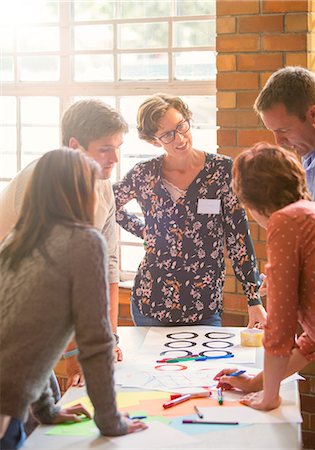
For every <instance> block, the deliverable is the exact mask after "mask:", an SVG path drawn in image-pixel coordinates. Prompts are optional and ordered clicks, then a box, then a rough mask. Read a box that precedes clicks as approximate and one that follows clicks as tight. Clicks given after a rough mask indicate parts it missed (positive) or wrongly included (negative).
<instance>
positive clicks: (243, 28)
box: [238, 14, 284, 33]
mask: <svg viewBox="0 0 315 450" xmlns="http://www.w3.org/2000/svg"><path fill="white" fill-rule="evenodd" d="M238 21H239V26H238V31H239V32H240V33H267V32H269V33H270V32H276V31H278V32H281V31H283V27H284V25H283V22H284V16H283V15H282V14H279V15H266V16H262V15H257V16H254V15H252V16H242V17H239V19H238Z"/></svg>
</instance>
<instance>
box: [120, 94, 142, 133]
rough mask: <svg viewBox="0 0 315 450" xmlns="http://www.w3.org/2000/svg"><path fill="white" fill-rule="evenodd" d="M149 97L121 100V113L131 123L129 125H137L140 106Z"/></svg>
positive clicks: (130, 97)
mask: <svg viewBox="0 0 315 450" xmlns="http://www.w3.org/2000/svg"><path fill="white" fill-rule="evenodd" d="M146 98H147V96H144V95H143V96H138V95H137V96H128V97H121V98H120V111H121V113H122V115H123V117H124V118H125V120H126V121H127V122H128V123H129V125H134V126H135V127H136V125H137V113H138V109H139V106H140V105H141V104H142V103H143V102H144V100H145V99H146Z"/></svg>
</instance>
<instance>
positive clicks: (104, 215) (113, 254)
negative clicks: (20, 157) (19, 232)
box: [0, 160, 119, 283]
mask: <svg viewBox="0 0 315 450" xmlns="http://www.w3.org/2000/svg"><path fill="white" fill-rule="evenodd" d="M37 161H38V160H36V161H33V162H31V163H30V164H29V165H28V166H26V167H25V168H24V169H23V170H21V171H20V172H19V173H18V174H17V175H16V176H15V177H14V178H13V180H12V181H11V182H10V183H9V184H8V186H6V187H5V188H4V189H3V190H2V191H0V242H1V241H2V239H3V238H4V237H5V236H6V235H7V234H8V233H9V232H10V230H11V229H12V227H13V226H14V225H15V223H16V221H17V219H18V216H19V214H20V211H21V207H22V203H23V198H24V193H25V190H26V187H27V184H28V182H29V180H30V178H31V175H32V173H33V170H34V168H35V166H36V164H37ZM97 189H98V194H99V205H98V208H97V211H96V215H95V226H96V227H97V228H98V229H99V230H100V231H101V233H102V234H103V236H104V237H105V239H106V241H107V247H108V256H109V272H108V276H109V282H110V283H118V282H119V271H118V240H117V224H116V218H115V199H114V193H113V190H112V185H111V182H110V180H98V181H97Z"/></svg>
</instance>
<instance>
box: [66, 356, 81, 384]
mask: <svg viewBox="0 0 315 450" xmlns="http://www.w3.org/2000/svg"><path fill="white" fill-rule="evenodd" d="M66 373H67V376H68V380H67V385H66V389H68V388H69V387H70V386H77V387H82V386H84V385H85V378H84V375H83V372H82V369H81V366H80V364H79V361H78V360H77V358H76V357H75V356H71V357H70V358H67V359H66Z"/></svg>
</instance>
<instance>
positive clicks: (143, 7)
mask: <svg viewBox="0 0 315 450" xmlns="http://www.w3.org/2000/svg"><path fill="white" fill-rule="evenodd" d="M171 10H172V0H156V1H148V0H142V1H138V0H133V1H123V2H121V17H124V18H128V19H129V18H135V17H158V16H160V17H165V16H170V15H171Z"/></svg>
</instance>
